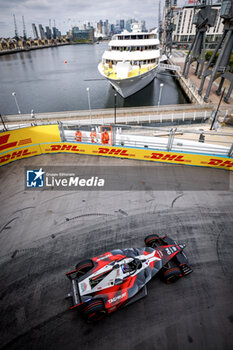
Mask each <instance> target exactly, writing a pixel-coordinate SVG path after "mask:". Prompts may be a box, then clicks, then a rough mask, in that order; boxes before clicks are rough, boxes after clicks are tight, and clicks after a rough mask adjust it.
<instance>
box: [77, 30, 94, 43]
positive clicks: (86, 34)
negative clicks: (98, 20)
mask: <svg viewBox="0 0 233 350" xmlns="http://www.w3.org/2000/svg"><path fill="white" fill-rule="evenodd" d="M71 35H72V40H74V41H82V40H90V41H93V40H94V28H93V27H90V29H86V30H80V29H79V27H73V28H72V33H71Z"/></svg>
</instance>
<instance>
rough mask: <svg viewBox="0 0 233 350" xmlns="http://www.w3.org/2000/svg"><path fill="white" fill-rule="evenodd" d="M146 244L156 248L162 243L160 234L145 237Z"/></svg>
mask: <svg viewBox="0 0 233 350" xmlns="http://www.w3.org/2000/svg"><path fill="white" fill-rule="evenodd" d="M144 241H145V244H146V246H147V247H151V248H156V247H158V246H159V245H160V242H161V241H160V237H159V236H158V235H150V236H147V237H146V238H145V240H144Z"/></svg>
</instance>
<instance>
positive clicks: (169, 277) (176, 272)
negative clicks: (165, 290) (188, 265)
mask: <svg viewBox="0 0 233 350" xmlns="http://www.w3.org/2000/svg"><path fill="white" fill-rule="evenodd" d="M181 277H182V273H181V270H180V269H179V267H172V268H170V269H167V270H164V271H163V280H164V282H166V283H168V284H170V283H175V282H176V281H177V280H178V279H180V278H181Z"/></svg>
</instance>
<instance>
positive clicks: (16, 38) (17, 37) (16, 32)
mask: <svg viewBox="0 0 233 350" xmlns="http://www.w3.org/2000/svg"><path fill="white" fill-rule="evenodd" d="M13 18H14V26H15V37H14V38H15V40H19V36H18V30H17V24H16V19H15V15H14V14H13Z"/></svg>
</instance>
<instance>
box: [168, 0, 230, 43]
mask: <svg viewBox="0 0 233 350" xmlns="http://www.w3.org/2000/svg"><path fill="white" fill-rule="evenodd" d="M212 8H213V9H215V10H217V11H218V12H217V13H218V15H217V17H216V20H215V24H214V26H213V27H210V28H209V29H208V30H207V32H206V47H207V48H210V49H213V48H214V47H215V46H216V43H217V41H218V40H219V38H220V37H221V36H222V33H223V27H224V24H223V21H222V18H221V17H220V9H221V3H214V4H213V5H212ZM176 10H177V11H174V24H175V30H174V31H173V42H174V44H176V45H179V46H180V47H185V48H187V46H188V45H189V44H191V42H192V41H193V39H194V37H195V33H196V26H195V24H193V18H194V14H195V10H196V8H195V4H193V3H189V2H187V3H186V5H185V6H183V8H176Z"/></svg>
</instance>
